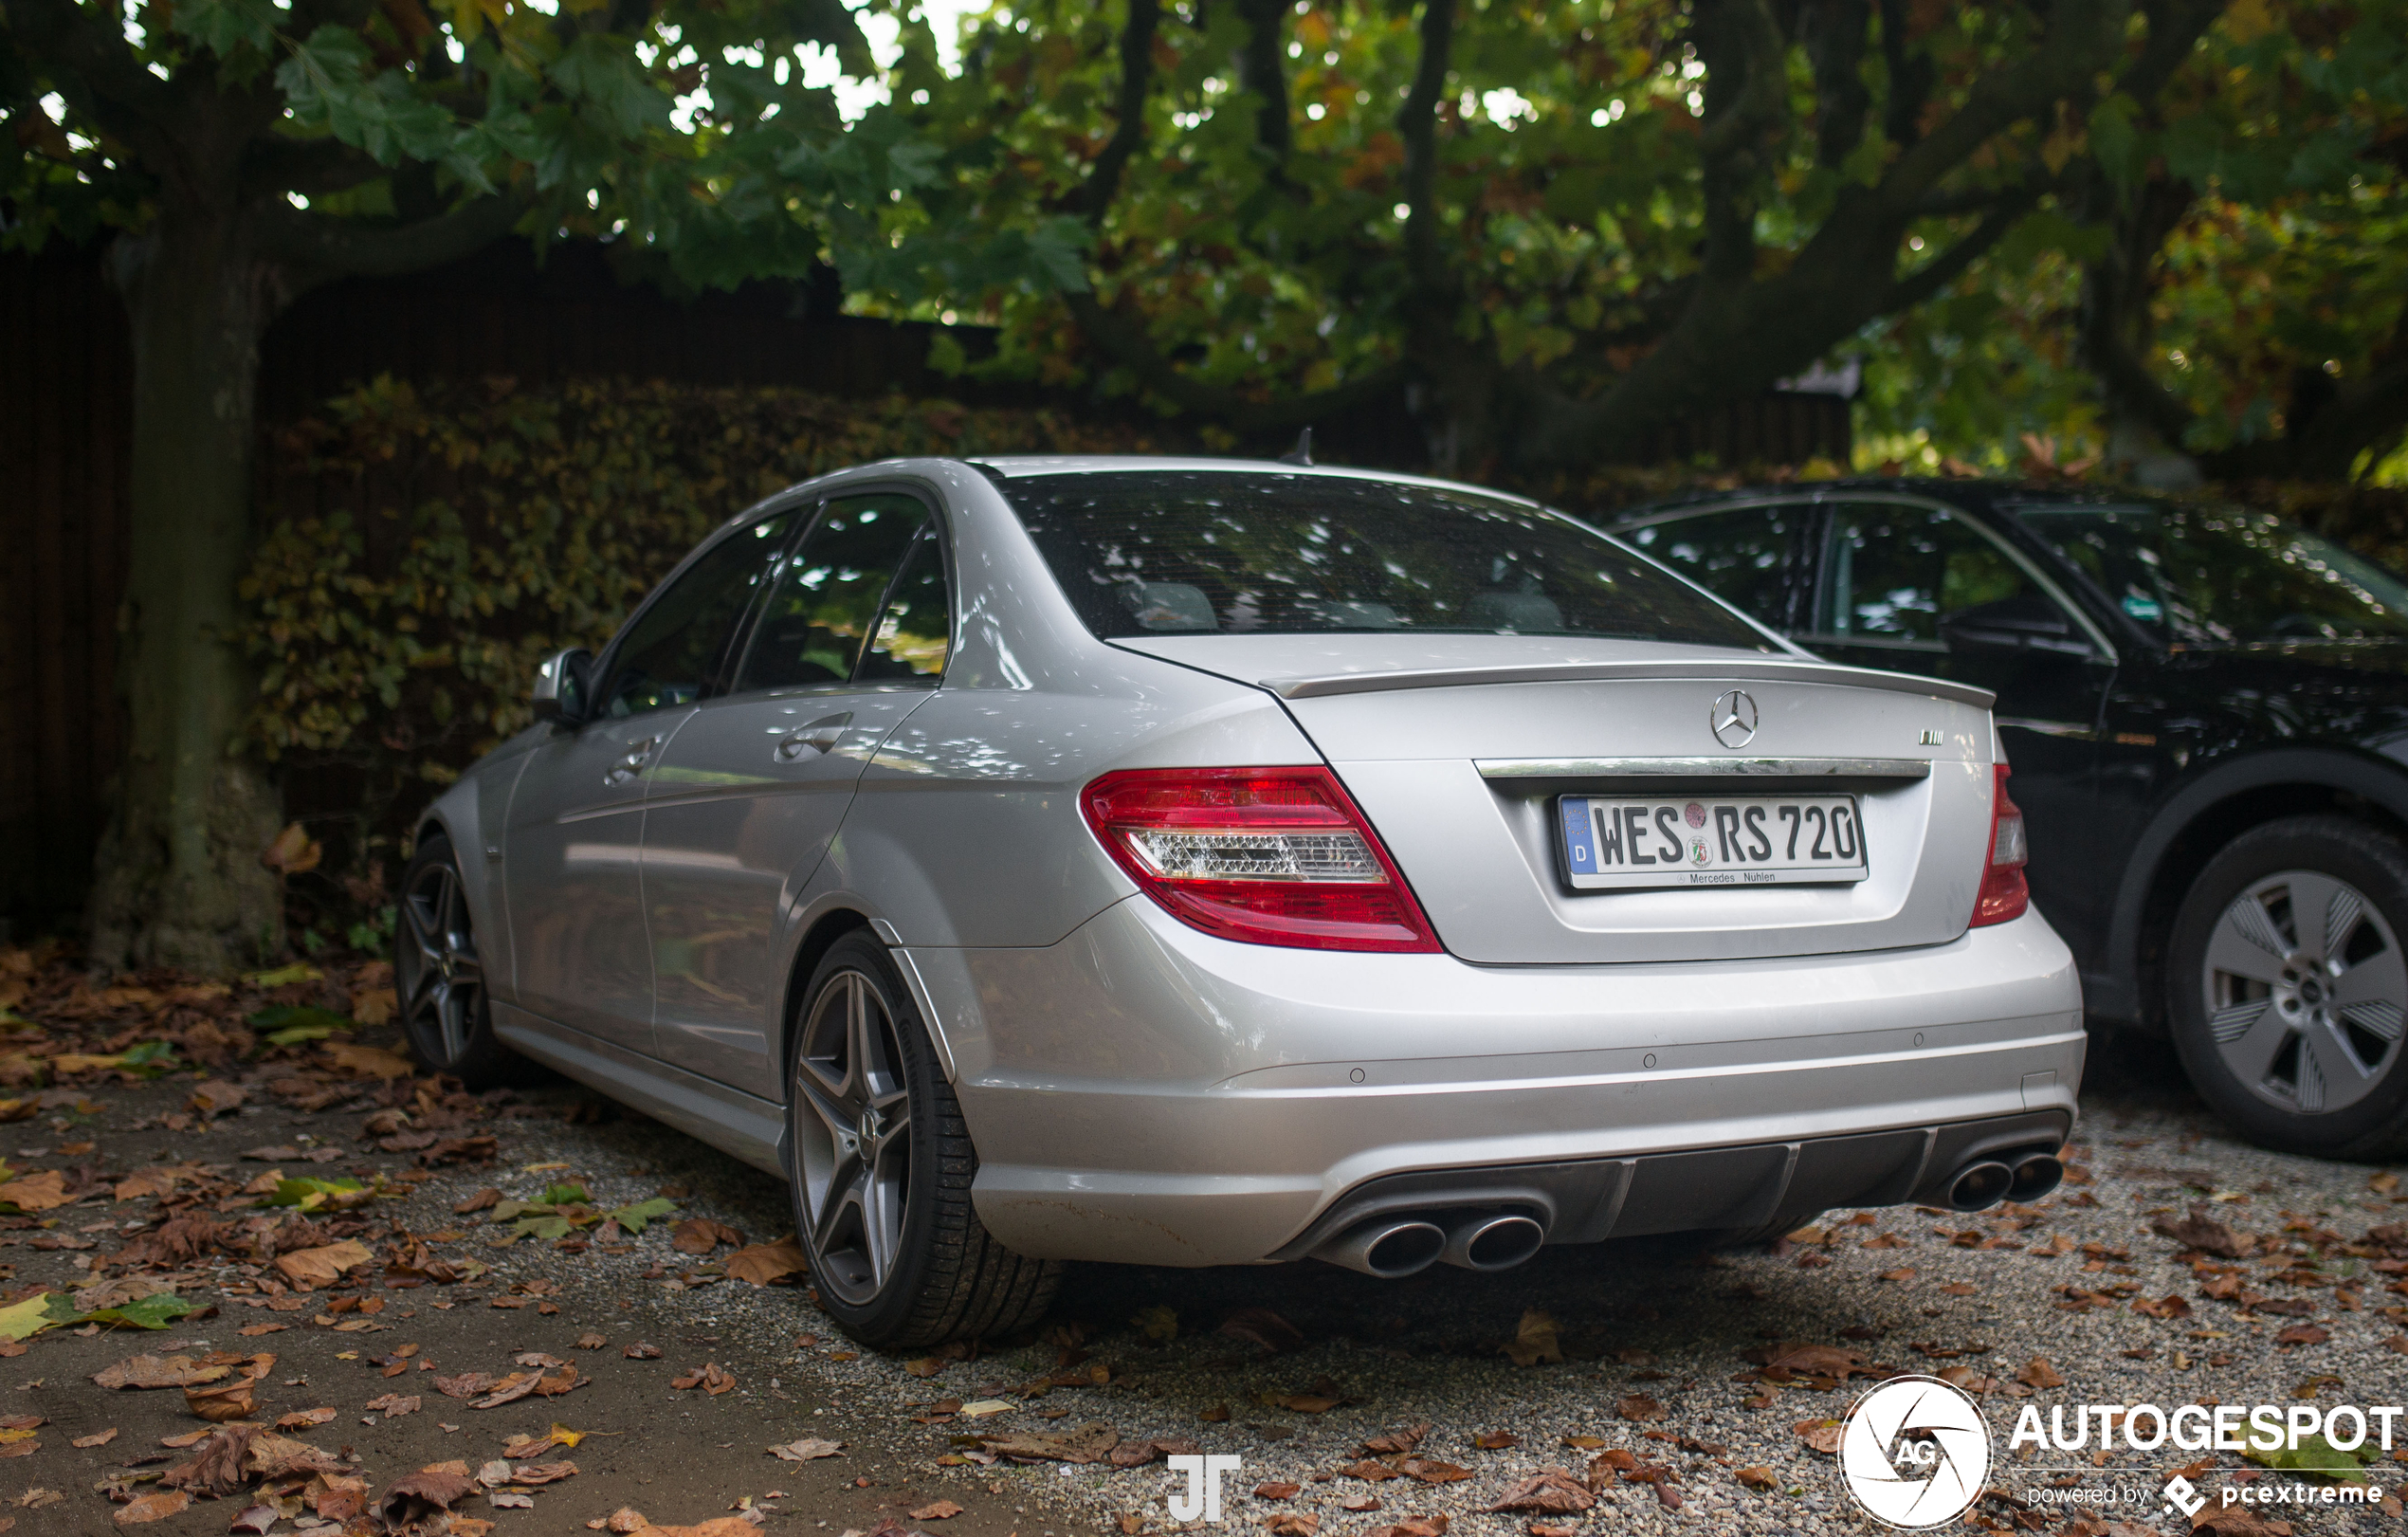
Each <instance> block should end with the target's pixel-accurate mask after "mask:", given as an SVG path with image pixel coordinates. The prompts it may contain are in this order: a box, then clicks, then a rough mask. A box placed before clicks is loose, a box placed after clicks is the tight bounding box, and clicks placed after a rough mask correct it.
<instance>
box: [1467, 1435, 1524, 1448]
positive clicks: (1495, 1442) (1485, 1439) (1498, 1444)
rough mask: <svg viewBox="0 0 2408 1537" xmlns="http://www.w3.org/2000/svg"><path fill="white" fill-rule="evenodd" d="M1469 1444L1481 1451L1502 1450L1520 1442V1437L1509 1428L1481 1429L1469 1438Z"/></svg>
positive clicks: (1518, 1444)
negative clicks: (1477, 1433)
mask: <svg viewBox="0 0 2408 1537" xmlns="http://www.w3.org/2000/svg"><path fill="white" fill-rule="evenodd" d="M1471 1444H1472V1445H1473V1446H1475V1447H1478V1448H1479V1449H1480V1450H1481V1451H1483V1452H1503V1451H1505V1450H1506V1449H1507V1448H1509V1447H1516V1446H1520V1445H1521V1444H1522V1437H1521V1436H1516V1435H1515V1434H1513V1432H1511V1431H1509V1430H1487V1431H1482V1432H1481V1433H1480V1434H1479V1435H1477V1436H1473V1437H1472V1438H1471Z"/></svg>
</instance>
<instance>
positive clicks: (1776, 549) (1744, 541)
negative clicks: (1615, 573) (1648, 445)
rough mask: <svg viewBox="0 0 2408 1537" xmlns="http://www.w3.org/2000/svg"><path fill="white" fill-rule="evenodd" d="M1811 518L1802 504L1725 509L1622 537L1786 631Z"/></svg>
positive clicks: (1812, 510) (1665, 522)
mask: <svg viewBox="0 0 2408 1537" xmlns="http://www.w3.org/2000/svg"><path fill="white" fill-rule="evenodd" d="M1814 517H1815V508H1814V506H1813V505H1812V504H1811V503H1779V504H1777V505H1774V506H1769V507H1726V508H1724V509H1722V510H1720V511H1716V512H1700V513H1695V514H1692V515H1690V516H1688V517H1686V518H1669V519H1665V520H1663V521H1657V522H1651V523H1649V524H1647V525H1646V526H1644V527H1640V528H1633V529H1630V530H1628V531H1627V532H1625V533H1624V534H1623V535H1622V537H1623V538H1624V539H1626V540H1630V541H1631V542H1632V543H1633V544H1635V545H1637V546H1638V547H1639V548H1640V549H1641V550H1643V551H1645V552H1646V553H1647V554H1649V555H1651V556H1653V557H1655V558H1657V559H1658V560H1661V561H1663V562H1664V563H1665V564H1666V565H1668V566H1670V567H1671V568H1672V569H1673V570H1674V571H1677V572H1679V573H1680V574H1681V575H1682V576H1687V578H1688V579H1689V580H1691V581H1693V582H1695V583H1697V584H1698V585H1699V586H1701V587H1703V588H1706V590H1707V591H1709V592H1711V593H1713V594H1714V595H1716V596H1717V597H1720V598H1722V599H1723V600H1724V602H1726V603H1729V604H1731V605H1732V606H1734V607H1736V608H1740V609H1743V610H1745V611H1746V612H1747V613H1751V614H1754V615H1755V616H1756V617H1757V618H1758V619H1759V620H1760V621H1761V622H1763V623H1764V624H1767V625H1770V626H1771V627H1772V628H1774V629H1775V630H1787V629H1790V628H1791V619H1790V595H1791V591H1792V589H1793V587H1794V585H1795V583H1796V578H1797V556H1798V543H1799V540H1800V539H1801V538H1802V537H1803V534H1804V532H1805V530H1807V529H1808V528H1810V527H1812V526H1813V523H1814Z"/></svg>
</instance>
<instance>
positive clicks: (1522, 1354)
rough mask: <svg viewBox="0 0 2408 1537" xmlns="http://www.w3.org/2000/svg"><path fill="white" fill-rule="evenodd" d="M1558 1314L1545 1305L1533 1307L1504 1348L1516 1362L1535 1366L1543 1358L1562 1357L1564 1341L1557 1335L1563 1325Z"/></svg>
mask: <svg viewBox="0 0 2408 1537" xmlns="http://www.w3.org/2000/svg"><path fill="white" fill-rule="evenodd" d="M1561 1327H1562V1326H1560V1325H1559V1324H1558V1323H1557V1322H1556V1321H1555V1315H1554V1314H1553V1313H1550V1312H1547V1311H1546V1310H1545V1309H1543V1308H1527V1309H1525V1310H1524V1311H1523V1314H1522V1322H1521V1323H1520V1324H1519V1325H1518V1326H1516V1327H1515V1328H1514V1331H1513V1338H1512V1339H1510V1340H1508V1341H1506V1342H1505V1345H1504V1346H1503V1349H1504V1351H1505V1355H1506V1356H1508V1357H1509V1358H1511V1360H1512V1362H1513V1363H1514V1364H1515V1365H1517V1366H1536V1365H1538V1364H1539V1363H1541V1362H1544V1361H1561V1360H1562V1359H1563V1345H1562V1344H1561V1342H1560V1340H1558V1338H1557V1335H1558V1333H1559V1332H1560V1329H1561Z"/></svg>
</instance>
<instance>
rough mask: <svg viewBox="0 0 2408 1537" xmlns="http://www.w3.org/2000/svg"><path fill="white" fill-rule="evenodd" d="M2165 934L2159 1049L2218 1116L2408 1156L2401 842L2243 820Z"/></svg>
mask: <svg viewBox="0 0 2408 1537" xmlns="http://www.w3.org/2000/svg"><path fill="white" fill-rule="evenodd" d="M2171 938H2172V943H2171V945H2170V946H2169V957H2168V963H2169V976H2168V979H2167V985H2166V994H2167V998H2166V1003H2167V1010H2166V1014H2167V1023H2168V1026H2169V1028H2170V1030H2171V1033H2172V1034H2173V1037H2174V1049H2175V1052H2176V1053H2177V1054H2178V1055H2179V1056H2180V1058H2181V1062H2182V1067H2183V1070H2185V1071H2186V1072H2188V1073H2189V1074H2190V1079H2191V1083H2192V1084H2193V1085H2194V1086H2195V1087H2196V1088H2197V1089H2198V1091H2199V1096H2200V1097H2201V1098H2203V1099H2205V1100H2206V1101H2207V1102H2208V1104H2209V1105H2211V1106H2213V1107H2215V1109H2216V1112H2217V1113H2218V1114H2220V1115H2221V1116H2223V1117H2224V1119H2225V1120H2227V1121H2229V1122H2230V1123H2232V1125H2234V1127H2235V1129H2237V1130H2238V1131H2240V1133H2241V1134H2242V1135H2243V1136H2246V1137H2248V1138H2249V1139H2250V1140H2251V1141H2252V1142H2254V1143H2257V1144H2260V1145H2262V1146H2266V1147H2271V1148H2275V1149H2278V1150H2280V1151H2282V1152H2287V1153H2306V1154H2309V1155H2311V1156H2314V1157H2318V1158H2336V1159H2351V1160H2357V1161H2361V1162H2381V1161H2384V1160H2388V1159H2392V1158H2396V1157H2398V1156H2399V1155H2400V1154H2401V1153H2402V1152H2408V1061H2404V1060H2403V1059H2408V1049H2404V1048H2403V1047H2402V1044H2401V1040H2400V1036H2401V1026H2402V1022H2403V1018H2408V945H2403V941H2408V848H2403V847H2402V846H2401V845H2400V843H2399V840H2398V839H2397V838H2394V837H2392V836H2390V835H2388V834H2387V833H2382V832H2381V831H2379V830H2378V829H2376V828H2373V827H2370V826H2368V825H2367V824H2366V823H2363V822H2358V821H2352V820H2350V819H2349V818H2346V817H2342V816H2293V817H2286V818H2285V819H2283V820H2281V821H2279V822H2269V823H2267V824H2266V825H2265V826H2263V827H2259V828H2253V829H2252V830H2251V831H2249V832H2247V833H2242V834H2241V835H2240V836H2239V837H2237V838H2235V839H2234V840H2233V841H2232V843H2231V844H2230V845H2228V846H2227V847H2226V848H2225V849H2224V851H2222V852H2220V853H2218V854H2217V855H2216V857H2215V858H2214V859H2212V860H2210V861H2208V865H2207V869H2204V870H2202V871H2200V873H2199V877H2198V881H2196V882H2195V883H2193V885H2192V887H2191V890H2190V894H2189V895H2188V896H2186V897H2185V898H2183V900H2182V906H2181V908H2180V911H2179V912H2177V913H2176V915H2175V919H2174V930H2173V934H2172V936H2171Z"/></svg>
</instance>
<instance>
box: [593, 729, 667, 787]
mask: <svg viewBox="0 0 2408 1537" xmlns="http://www.w3.org/2000/svg"><path fill="white" fill-rule="evenodd" d="M660 745H661V739H660V738H658V737H647V738H645V739H644V740H643V741H639V742H637V743H636V744H635V745H634V746H632V747H629V749H628V750H627V756H626V757H624V758H622V759H619V760H618V761H617V762H615V763H613V764H611V768H610V771H609V772H608V773H606V774H604V775H603V776H602V782H603V784H605V785H607V786H610V787H611V788H613V789H615V788H616V787H618V786H620V785H623V784H625V783H627V782H628V781H629V779H632V778H635V777H636V776H637V775H639V774H641V773H643V772H644V765H645V764H646V763H648V762H649V761H650V760H651V758H652V754H653V752H654V750H655V749H657V748H658V747H659V746H660Z"/></svg>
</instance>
